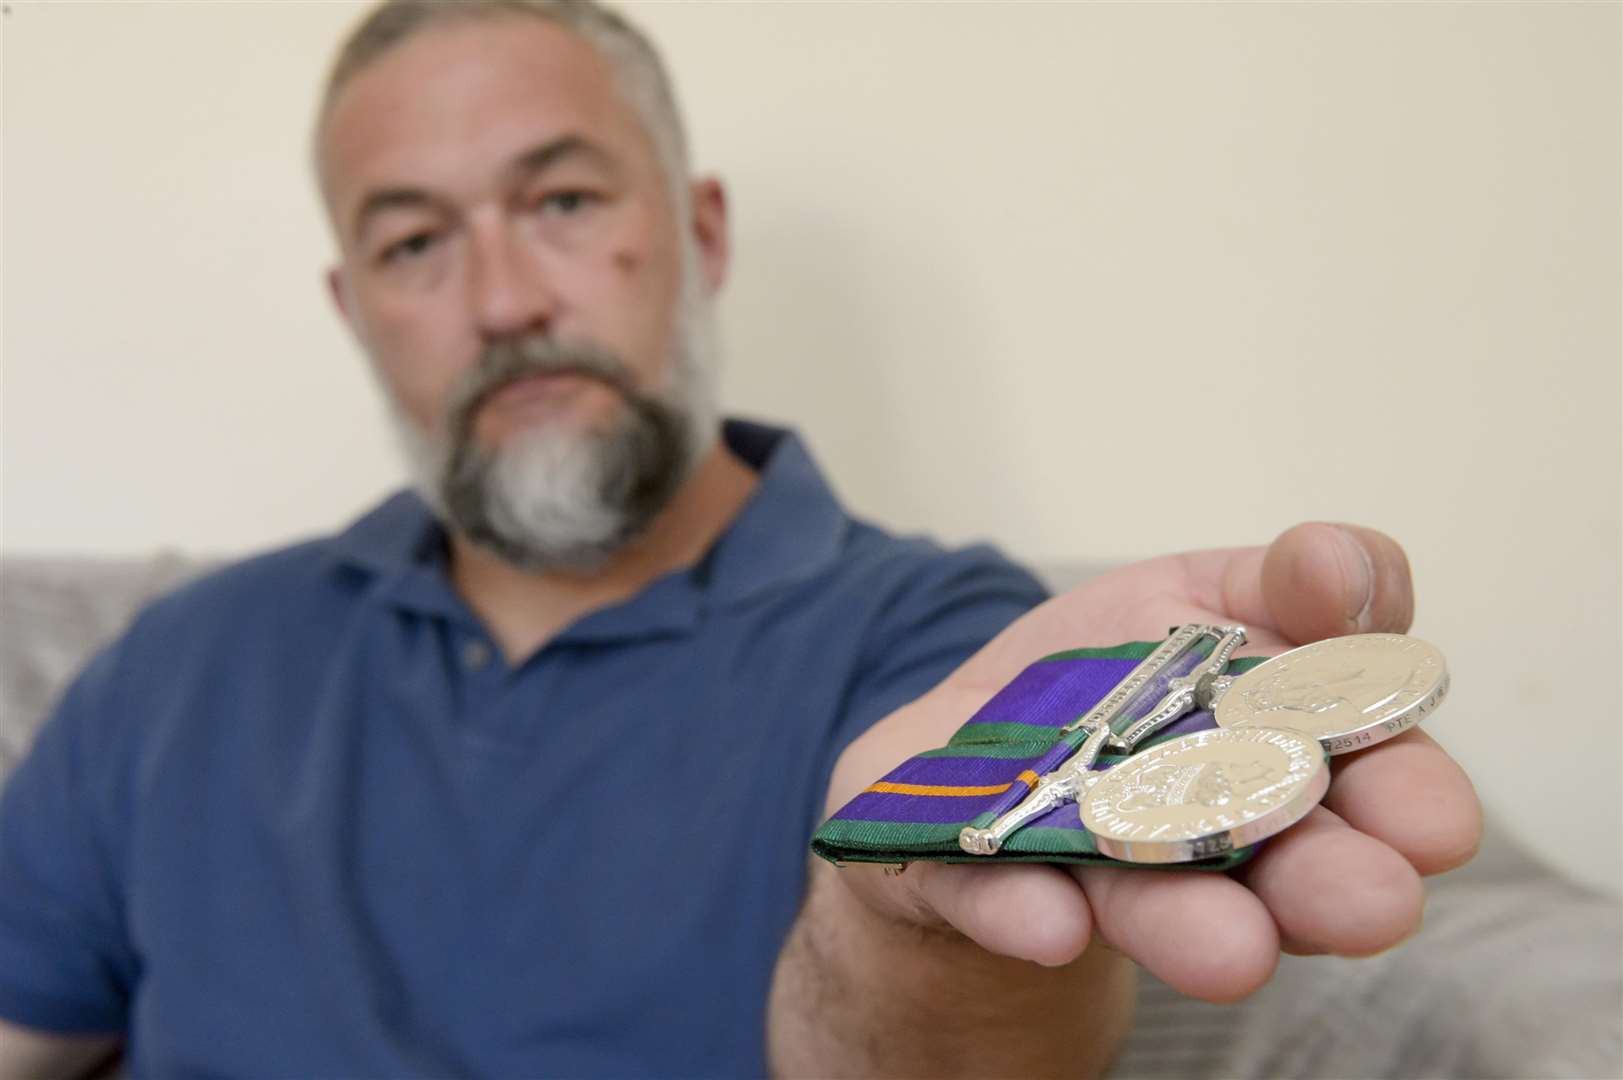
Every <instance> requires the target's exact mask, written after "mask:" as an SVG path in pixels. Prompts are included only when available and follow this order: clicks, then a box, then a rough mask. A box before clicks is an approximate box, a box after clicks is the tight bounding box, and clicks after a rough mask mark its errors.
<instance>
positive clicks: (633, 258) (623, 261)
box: [614, 249, 642, 276]
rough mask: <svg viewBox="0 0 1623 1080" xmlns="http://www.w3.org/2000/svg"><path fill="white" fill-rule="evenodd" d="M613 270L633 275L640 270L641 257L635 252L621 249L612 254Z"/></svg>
mask: <svg viewBox="0 0 1623 1080" xmlns="http://www.w3.org/2000/svg"><path fill="white" fill-rule="evenodd" d="M614 268H615V269H616V270H618V271H620V272H621V273H622V274H626V275H628V276H629V275H631V274H635V273H636V272H637V271H638V270H639V269H641V268H642V256H641V255H638V254H637V253H636V252H635V251H630V250H625V249H622V250H620V251H616V252H615V253H614Z"/></svg>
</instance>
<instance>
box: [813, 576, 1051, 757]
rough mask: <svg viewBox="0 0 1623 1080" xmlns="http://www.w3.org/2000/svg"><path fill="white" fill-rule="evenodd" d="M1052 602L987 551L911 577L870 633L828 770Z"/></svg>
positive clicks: (1031, 579)
mask: <svg viewBox="0 0 1623 1080" xmlns="http://www.w3.org/2000/svg"><path fill="white" fill-rule="evenodd" d="M1047 598H1048V591H1047V590H1046V589H1045V588H1044V587H1043V586H1042V584H1041V583H1039V582H1038V580H1037V579H1036V578H1035V577H1033V576H1032V575H1031V573H1030V572H1029V571H1027V570H1024V569H1022V568H1021V567H1019V566H1017V565H1016V564H1014V563H1012V562H1010V561H1009V560H1008V559H1007V558H1006V557H1004V556H1003V555H1002V554H1001V553H1000V552H998V551H997V550H996V549H995V548H992V547H989V546H986V545H977V546H974V547H968V548H963V549H961V550H958V551H954V552H950V553H946V554H942V555H939V556H938V557H937V558H935V559H933V560H931V561H930V562H929V563H928V564H927V565H926V567H925V568H924V569H923V570H922V572H919V573H917V574H914V575H911V576H910V577H909V579H908V580H907V581H906V582H905V584H904V585H903V586H902V587H900V588H898V589H896V590H895V591H894V593H893V594H892V595H891V596H890V598H889V599H888V601H887V603H886V605H885V608H884V610H883V611H882V612H881V613H880V615H879V617H878V618H876V619H875V621H874V624H873V626H872V627H871V628H870V629H869V632H868V641H867V642H866V643H865V647H864V650H863V653H864V662H863V665H862V668H861V669H860V670H859V671H858V673H857V676H856V678H855V679H854V680H853V683H852V686H851V690H850V694H849V697H848V698H847V702H846V708H845V710H844V714H843V715H842V717H841V721H840V725H839V728H838V730H837V731H836V733H835V739H834V746H833V748H832V749H833V753H832V755H831V756H830V758H829V766H830V768H832V765H833V761H834V759H835V758H837V757H838V756H839V754H840V753H841V752H842V751H843V750H844V749H845V748H846V747H847V746H849V745H850V744H851V743H852V742H853V741H854V740H855V739H856V738H857V737H858V736H860V735H861V734H862V733H863V732H865V731H867V730H868V729H869V728H870V727H872V726H873V725H874V724H876V723H878V722H879V721H880V720H882V719H884V718H885V717H886V716H888V715H890V714H891V713H893V712H895V711H896V710H897V709H899V708H901V707H902V706H903V705H906V704H908V703H909V702H912V701H914V700H916V699H917V698H920V697H922V696H924V694H925V693H927V692H928V691H930V690H931V689H933V688H934V687H935V686H936V685H937V684H938V683H940V682H941V681H942V680H943V679H945V678H946V677H947V676H948V675H950V674H952V673H953V672H954V671H955V670H957V668H958V667H959V665H961V664H962V663H963V662H964V661H965V660H968V659H969V658H970V657H971V656H973V655H974V654H975V653H976V652H978V651H979V650H980V648H981V646H983V645H985V644H986V643H987V642H988V641H991V640H992V639H993V638H994V637H996V636H997V635H998V633H999V632H1001V631H1002V630H1003V628H1004V627H1006V626H1008V625H1009V624H1010V623H1012V622H1014V621H1015V620H1016V619H1018V618H1019V617H1020V616H1022V615H1024V614H1025V613H1026V612H1028V611H1030V610H1031V609H1032V608H1034V607H1036V606H1037V605H1038V604H1040V603H1042V602H1043V601H1044V600H1046V599H1047Z"/></svg>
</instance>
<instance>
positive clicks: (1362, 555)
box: [1336, 526, 1375, 634]
mask: <svg viewBox="0 0 1623 1080" xmlns="http://www.w3.org/2000/svg"><path fill="white" fill-rule="evenodd" d="M1336 541H1337V543H1336V546H1337V548H1339V549H1340V556H1341V572H1342V573H1343V574H1345V575H1346V576H1347V621H1348V623H1350V624H1351V626H1352V631H1351V632H1352V633H1354V634H1362V633H1365V632H1367V631H1368V630H1369V628H1370V623H1371V619H1370V614H1371V609H1372V608H1373V607H1374V606H1375V564H1374V562H1372V561H1371V560H1370V557H1369V552H1367V551H1365V550H1364V545H1363V544H1360V543H1359V542H1358V538H1357V537H1356V536H1354V535H1353V534H1352V533H1350V532H1348V531H1347V530H1346V529H1343V528H1341V527H1340V526H1337V527H1336Z"/></svg>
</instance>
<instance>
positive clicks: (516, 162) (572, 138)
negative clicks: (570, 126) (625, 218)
mask: <svg viewBox="0 0 1623 1080" xmlns="http://www.w3.org/2000/svg"><path fill="white" fill-rule="evenodd" d="M573 157H580V158H585V159H587V160H589V161H591V162H592V163H593V164H596V165H602V166H604V167H608V166H611V165H612V164H613V160H612V159H611V158H610V157H609V155H608V153H607V152H605V151H604V150H603V149H602V148H601V147H599V146H597V145H595V144H594V143H592V142H590V141H588V140H587V139H585V138H583V137H582V136H580V135H561V136H559V137H558V138H556V139H551V140H549V141H547V142H544V143H542V144H541V145H540V146H537V147H534V148H532V149H530V150H526V151H525V152H524V153H522V154H520V155H519V156H518V157H516V158H514V159H513V163H512V164H511V165H509V166H508V167H507V171H508V173H510V174H511V175H513V176H516V177H517V176H530V175H532V174H534V173H538V172H541V171H543V170H545V169H549V168H551V167H552V166H553V165H556V164H557V163H558V162H560V161H563V160H566V159H568V158H573Z"/></svg>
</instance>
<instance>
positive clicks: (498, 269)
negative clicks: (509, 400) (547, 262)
mask: <svg viewBox="0 0 1623 1080" xmlns="http://www.w3.org/2000/svg"><path fill="white" fill-rule="evenodd" d="M471 232H472V244H471V245H470V247H471V251H470V265H469V268H468V293H469V297H468V300H469V308H470V309H471V311H472V313H473V317H474V320H475V322H476V323H477V324H478V329H479V333H480V334H481V335H482V336H483V337H484V338H485V339H486V340H487V341H493V340H497V339H500V338H506V337H513V336H516V335H520V334H527V333H534V332H538V331H540V332H545V331H546V330H547V329H548V326H549V324H550V323H551V322H552V318H553V315H554V314H555V313H556V310H557V302H558V297H557V294H556V292H555V291H554V290H553V288H552V284H551V282H550V281H548V280H547V275H546V273H545V272H544V271H543V270H542V268H541V267H540V266H539V265H538V264H537V261H536V258H535V255H534V253H533V252H531V251H529V250H527V248H526V246H525V244H524V242H523V240H522V238H521V237H519V236H516V235H515V234H514V230H513V228H512V227H511V226H510V225H508V224H507V223H505V222H487V223H481V224H480V225H479V226H476V227H475V228H474V229H472V230H471Z"/></svg>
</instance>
